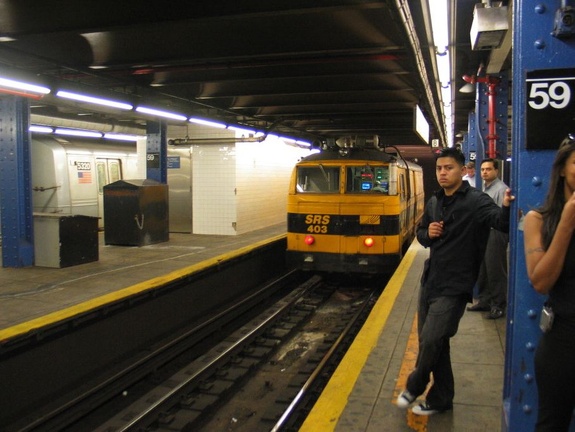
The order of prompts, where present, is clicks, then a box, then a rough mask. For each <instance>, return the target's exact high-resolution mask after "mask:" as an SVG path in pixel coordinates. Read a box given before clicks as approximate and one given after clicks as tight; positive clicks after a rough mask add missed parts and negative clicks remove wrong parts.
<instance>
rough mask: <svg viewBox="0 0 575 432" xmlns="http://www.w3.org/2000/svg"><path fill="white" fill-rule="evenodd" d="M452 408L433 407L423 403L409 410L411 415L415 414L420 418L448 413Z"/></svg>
mask: <svg viewBox="0 0 575 432" xmlns="http://www.w3.org/2000/svg"><path fill="white" fill-rule="evenodd" d="M452 408H453V407H452V406H448V407H434V406H432V405H429V404H428V403H427V402H423V403H420V404H419V405H416V406H414V407H413V408H411V412H412V413H413V414H417V415H420V416H430V415H433V414H439V413H442V412H445V411H449V410H451V409H452Z"/></svg>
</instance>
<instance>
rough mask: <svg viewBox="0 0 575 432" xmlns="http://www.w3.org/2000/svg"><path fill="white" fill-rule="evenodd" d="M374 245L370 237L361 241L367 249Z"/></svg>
mask: <svg viewBox="0 0 575 432" xmlns="http://www.w3.org/2000/svg"><path fill="white" fill-rule="evenodd" d="M374 243H375V241H374V240H373V238H372V237H366V238H365V239H363V244H364V245H365V246H367V247H372V246H373V244H374Z"/></svg>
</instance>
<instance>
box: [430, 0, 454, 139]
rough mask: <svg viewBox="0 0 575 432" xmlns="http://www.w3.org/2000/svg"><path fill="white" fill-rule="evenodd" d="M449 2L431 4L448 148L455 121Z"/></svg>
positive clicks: (440, 0)
mask: <svg viewBox="0 0 575 432" xmlns="http://www.w3.org/2000/svg"><path fill="white" fill-rule="evenodd" d="M448 3H450V2H449V1H448V0H436V1H434V2H433V5H431V4H430V8H429V13H430V14H431V28H432V33H433V43H434V45H435V53H436V57H435V58H436V61H437V79H438V81H439V85H440V87H441V95H440V98H441V103H442V105H443V110H442V111H441V112H442V114H443V121H444V122H445V130H446V132H447V141H448V142H447V146H448V147H450V146H451V143H452V142H453V123H452V122H453V120H452V108H451V102H452V100H451V56H450V52H449V48H450V47H449V28H450V26H449V8H448Z"/></svg>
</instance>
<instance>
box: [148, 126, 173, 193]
mask: <svg viewBox="0 0 575 432" xmlns="http://www.w3.org/2000/svg"><path fill="white" fill-rule="evenodd" d="M167 129H168V128H167V126H166V123H165V122H161V121H160V122H151V121H150V122H148V124H147V126H146V133H147V136H148V137H147V141H146V178H149V179H152V180H156V181H157V182H160V183H167V182H168V139H167Z"/></svg>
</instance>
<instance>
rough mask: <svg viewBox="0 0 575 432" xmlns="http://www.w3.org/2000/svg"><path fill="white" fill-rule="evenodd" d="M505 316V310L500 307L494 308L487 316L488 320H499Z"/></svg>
mask: <svg viewBox="0 0 575 432" xmlns="http://www.w3.org/2000/svg"><path fill="white" fill-rule="evenodd" d="M503 315H505V312H503V309H500V308H498V307H493V308H491V310H490V311H489V313H488V314H487V319H499V318H502V317H503Z"/></svg>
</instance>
